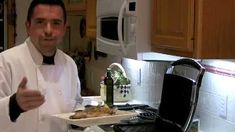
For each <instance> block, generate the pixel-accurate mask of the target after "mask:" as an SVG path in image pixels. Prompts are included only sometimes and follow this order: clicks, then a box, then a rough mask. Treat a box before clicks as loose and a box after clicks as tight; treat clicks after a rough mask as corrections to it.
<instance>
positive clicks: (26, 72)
mask: <svg viewBox="0 0 235 132" xmlns="http://www.w3.org/2000/svg"><path fill="white" fill-rule="evenodd" d="M42 61H43V57H42V55H41V54H40V53H39V52H38V50H37V49H36V48H35V47H34V45H33V44H32V42H31V40H30V38H27V39H26V41H25V42H24V43H23V44H21V45H18V46H16V47H14V48H11V49H9V50H6V51H4V52H2V53H0V131H1V132H19V131H21V132H65V131H66V127H67V126H66V124H65V123H64V122H62V121H60V120H57V119H54V118H50V116H49V115H51V114H58V113H64V112H71V111H72V110H73V109H74V108H75V107H76V106H77V105H79V104H81V103H82V98H81V96H80V81H79V78H78V72H77V67H76V64H75V62H74V61H73V60H72V58H71V57H69V56H68V55H66V54H65V53H63V52H62V51H61V50H59V49H57V51H56V54H55V58H54V61H55V65H43V64H42ZM23 77H26V78H27V79H28V82H27V88H29V89H36V90H39V91H41V92H42V94H44V95H45V103H44V104H43V105H41V106H40V107H39V108H36V109H33V110H29V111H27V112H24V113H21V115H20V116H19V117H18V119H17V120H16V122H11V120H10V116H9V99H10V96H12V95H13V94H14V93H16V91H17V88H18V85H19V84H20V82H21V80H22V78H23Z"/></svg>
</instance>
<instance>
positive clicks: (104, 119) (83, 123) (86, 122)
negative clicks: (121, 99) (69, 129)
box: [52, 110, 137, 127]
mask: <svg viewBox="0 0 235 132" xmlns="http://www.w3.org/2000/svg"><path fill="white" fill-rule="evenodd" d="M73 114H74V113H62V114H56V115H52V117H55V118H59V119H61V120H63V121H65V122H66V124H72V125H76V126H80V127H89V126H96V125H106V124H115V123H119V122H120V121H121V120H124V119H128V118H130V117H133V116H136V115H137V113H136V112H130V111H121V110H118V111H117V113H116V114H115V115H109V116H101V117H91V118H82V119H70V118H69V117H70V116H71V115H73Z"/></svg>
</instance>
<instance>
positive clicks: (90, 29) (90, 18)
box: [86, 0, 96, 39]
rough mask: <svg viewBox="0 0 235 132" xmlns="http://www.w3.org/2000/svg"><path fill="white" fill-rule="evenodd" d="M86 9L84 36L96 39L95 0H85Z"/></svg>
mask: <svg viewBox="0 0 235 132" xmlns="http://www.w3.org/2000/svg"><path fill="white" fill-rule="evenodd" d="M86 9H87V10H86V36H87V37H88V38H89V39H96V0H87V1H86Z"/></svg>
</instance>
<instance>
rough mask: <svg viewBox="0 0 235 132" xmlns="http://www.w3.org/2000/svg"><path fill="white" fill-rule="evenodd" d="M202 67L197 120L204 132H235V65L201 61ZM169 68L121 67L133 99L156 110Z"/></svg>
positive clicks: (156, 65) (127, 63)
mask: <svg viewBox="0 0 235 132" xmlns="http://www.w3.org/2000/svg"><path fill="white" fill-rule="evenodd" d="M201 63H202V64H203V65H204V66H205V68H206V72H205V74H204V77H203V81H202V86H201V89H200V95H199V102H198V107H197V111H196V116H198V117H199V118H200V129H201V131H202V132H234V130H235V74H234V72H235V61H234V60H226V61H223V60H202V61H201ZM169 64H170V62H166V61H158V62H157V61H152V62H145V61H136V60H131V59H123V60H122V65H123V67H124V69H125V70H126V73H127V76H128V77H129V78H130V79H131V82H132V83H131V84H132V97H133V98H134V99H136V100H140V101H142V102H144V103H147V104H149V105H152V106H157V105H158V103H159V101H160V98H161V90H162V81H163V75H164V73H165V71H166V69H167V67H168V66H169ZM181 72H184V74H193V73H190V72H187V71H181Z"/></svg>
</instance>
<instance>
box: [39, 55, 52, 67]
mask: <svg viewBox="0 0 235 132" xmlns="http://www.w3.org/2000/svg"><path fill="white" fill-rule="evenodd" d="M54 57H55V55H53V56H44V55H43V62H42V63H43V64H46V65H54V64H55V61H54Z"/></svg>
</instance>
